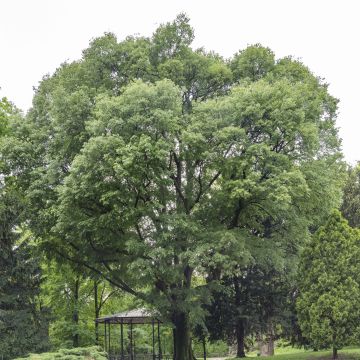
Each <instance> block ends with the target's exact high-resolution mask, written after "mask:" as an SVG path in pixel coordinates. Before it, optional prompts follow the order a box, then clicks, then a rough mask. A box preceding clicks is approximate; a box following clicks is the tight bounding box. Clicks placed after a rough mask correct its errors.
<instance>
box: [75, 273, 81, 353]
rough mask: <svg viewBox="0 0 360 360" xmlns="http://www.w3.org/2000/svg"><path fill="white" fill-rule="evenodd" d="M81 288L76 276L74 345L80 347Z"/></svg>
mask: <svg viewBox="0 0 360 360" xmlns="http://www.w3.org/2000/svg"><path fill="white" fill-rule="evenodd" d="M79 288H80V281H79V278H76V281H75V288H74V309H73V322H74V325H75V328H76V330H75V333H74V335H73V347H79V328H78V327H79Z"/></svg>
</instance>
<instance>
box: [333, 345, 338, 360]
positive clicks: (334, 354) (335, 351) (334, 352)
mask: <svg viewBox="0 0 360 360" xmlns="http://www.w3.org/2000/svg"><path fill="white" fill-rule="evenodd" d="M332 358H333V360H336V359H337V358H338V353H337V348H336V347H333V356H332Z"/></svg>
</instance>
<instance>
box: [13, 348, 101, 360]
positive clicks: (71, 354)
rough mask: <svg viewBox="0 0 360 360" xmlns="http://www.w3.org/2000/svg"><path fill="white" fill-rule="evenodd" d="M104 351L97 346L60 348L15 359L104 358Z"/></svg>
mask: <svg viewBox="0 0 360 360" xmlns="http://www.w3.org/2000/svg"><path fill="white" fill-rule="evenodd" d="M106 359H107V357H106V353H105V352H103V351H102V349H101V348H100V347H98V346H92V347H87V348H75V349H60V350H58V351H57V352H53V353H43V354H30V355H29V356H27V357H24V358H18V359H15V360H106Z"/></svg>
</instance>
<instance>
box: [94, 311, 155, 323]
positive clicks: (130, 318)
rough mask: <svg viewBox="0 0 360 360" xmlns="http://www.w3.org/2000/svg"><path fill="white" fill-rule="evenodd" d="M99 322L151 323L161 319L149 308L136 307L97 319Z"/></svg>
mask: <svg viewBox="0 0 360 360" xmlns="http://www.w3.org/2000/svg"><path fill="white" fill-rule="evenodd" d="M95 321H96V322H97V323H110V324H121V323H122V324H151V323H152V322H153V321H159V320H158V319H157V318H156V316H154V314H152V313H151V312H150V311H149V310H147V309H134V310H129V311H124V312H121V313H117V314H113V315H106V316H103V317H100V318H97V319H96V320H95Z"/></svg>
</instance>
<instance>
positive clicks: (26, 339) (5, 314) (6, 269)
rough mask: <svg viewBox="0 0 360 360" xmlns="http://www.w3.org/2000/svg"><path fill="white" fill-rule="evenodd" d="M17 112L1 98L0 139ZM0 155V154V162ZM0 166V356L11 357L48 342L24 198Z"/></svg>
mask: <svg viewBox="0 0 360 360" xmlns="http://www.w3.org/2000/svg"><path fill="white" fill-rule="evenodd" d="M12 116H19V114H18V113H17V111H16V109H15V108H14V107H13V105H12V104H11V103H10V102H8V101H7V100H6V99H2V100H1V101H0V142H1V141H2V140H3V139H4V138H5V137H6V136H8V135H10V132H11V120H12ZM1 161H2V159H1V158H0V165H1ZM7 180H8V183H6V182H4V178H3V176H2V173H1V168H0V334H1V337H0V357H1V358H2V359H11V358H13V357H15V356H19V355H24V354H26V353H28V352H30V351H38V350H39V351H41V350H46V349H47V346H48V334H47V326H48V323H47V317H46V309H44V308H42V306H41V303H40V302H39V291H40V281H41V278H40V269H39V259H38V257H36V256H35V253H34V250H33V247H32V246H31V245H30V243H29V239H27V238H26V236H25V237H22V238H21V237H20V231H19V229H18V227H19V225H20V224H21V213H22V211H23V198H22V197H21V196H20V195H19V193H18V192H17V191H16V190H15V189H14V187H13V186H12V184H11V179H10V178H8V179H7Z"/></svg>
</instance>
